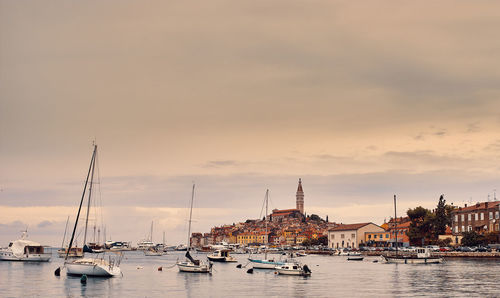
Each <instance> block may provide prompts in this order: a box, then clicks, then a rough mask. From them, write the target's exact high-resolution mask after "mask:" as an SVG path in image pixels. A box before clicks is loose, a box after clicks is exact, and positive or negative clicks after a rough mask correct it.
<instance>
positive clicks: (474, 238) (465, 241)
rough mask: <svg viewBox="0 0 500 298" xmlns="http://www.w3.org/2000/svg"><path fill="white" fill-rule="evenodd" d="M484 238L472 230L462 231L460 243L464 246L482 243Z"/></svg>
mask: <svg viewBox="0 0 500 298" xmlns="http://www.w3.org/2000/svg"><path fill="white" fill-rule="evenodd" d="M485 240H486V239H485V237H484V236H483V235H479V234H478V233H476V232H474V231H470V232H463V233H462V245H465V246H476V245H480V244H484V242H485Z"/></svg>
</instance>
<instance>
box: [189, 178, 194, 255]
mask: <svg viewBox="0 0 500 298" xmlns="http://www.w3.org/2000/svg"><path fill="white" fill-rule="evenodd" d="M193 201H194V183H193V191H192V192H191V209H190V211H189V228H188V243H187V245H188V249H187V250H188V251H189V249H190V248H191V216H192V215H193Z"/></svg>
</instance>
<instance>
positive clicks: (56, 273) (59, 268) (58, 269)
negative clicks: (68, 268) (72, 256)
mask: <svg viewBox="0 0 500 298" xmlns="http://www.w3.org/2000/svg"><path fill="white" fill-rule="evenodd" d="M54 275H55V276H60V275H61V267H57V269H56V271H54Z"/></svg>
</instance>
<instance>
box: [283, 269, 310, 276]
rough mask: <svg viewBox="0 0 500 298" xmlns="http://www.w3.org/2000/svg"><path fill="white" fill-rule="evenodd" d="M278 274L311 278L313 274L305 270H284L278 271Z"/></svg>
mask: <svg viewBox="0 0 500 298" xmlns="http://www.w3.org/2000/svg"><path fill="white" fill-rule="evenodd" d="M276 271H277V272H278V274H280V275H295V276H310V275H311V273H306V272H304V271H303V270H284V269H276Z"/></svg>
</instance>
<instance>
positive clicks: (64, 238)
mask: <svg viewBox="0 0 500 298" xmlns="http://www.w3.org/2000/svg"><path fill="white" fill-rule="evenodd" d="M68 221H69V215H68V219H66V227H65V228H64V236H63V241H62V243H61V247H62V248H64V240H66V230H67V229H68Z"/></svg>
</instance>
